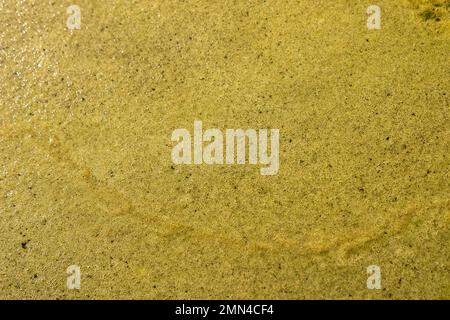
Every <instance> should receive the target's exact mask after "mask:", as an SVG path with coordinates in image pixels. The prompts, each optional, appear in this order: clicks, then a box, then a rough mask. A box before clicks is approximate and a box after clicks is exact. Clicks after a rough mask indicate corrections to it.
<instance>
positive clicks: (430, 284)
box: [0, 0, 450, 299]
mask: <svg viewBox="0 0 450 320" xmlns="http://www.w3.org/2000/svg"><path fill="white" fill-rule="evenodd" d="M70 4H76V5H79V6H80V8H81V30H74V31H73V32H70V31H69V30H68V29H67V27H66V20H67V18H68V16H69V15H68V14H67V13H66V8H67V7H68V6H69V5H70ZM371 4H376V5H379V6H380V7H381V9H382V29H381V30H372V31H370V30H367V27H366V19H367V13H366V9H367V7H368V6H369V5H371ZM449 6H450V3H449V1H438V0H435V1H407V0H400V1H388V0H377V1H375V0H374V1H356V0H354V1H350V0H347V1H345V0H338V1H325V0H314V1H313V0H298V1H269V0H267V1H261V0H259V1H224V0H217V1H215V0H214V1H207V0H204V1H156V0H154V1H92V0H89V1H88V0H74V1H73V2H68V1H56V0H55V1H41V0H39V1H12V0H7V1H2V2H1V3H0V161H1V162H0V164H1V167H0V298H3V299H5V298H21V299H22V298H26V299H31V298H33V299H35V298H51V299H55V298H57V299H73V298H88V299H89V298H148V299H166V298H182V299H193V298H203V299H207V298H220V299H227V298H234V299H238V298H246V299H254V298H259V299H260V298H271V299H304V298H314V299H315V298H327V299H343V298H363V299H366V298H381V299H418V298H425V299H431V298H437V299H449V298H450V264H449V260H450V248H449V241H450V231H449V223H450V197H449V192H450V183H449V181H450V179H449V165H450V139H449V138H450V131H449V94H450V92H449V87H450V79H449V72H450V60H449V49H450V19H449V10H450V8H449ZM196 119H198V120H202V121H203V126H204V128H216V127H217V128H220V129H226V128H255V129H257V128H279V129H280V133H281V141H280V172H279V174H278V175H277V176H261V175H260V174H259V167H258V166H251V165H243V166H242V165H234V166H229V165H228V166H225V165H224V166H216V165H214V166H211V165H200V166H194V165H192V166H187V165H186V166H175V165H173V164H172V161H171V156H170V155H171V148H172V147H173V143H172V142H171V141H170V135H171V133H172V131H173V130H174V129H176V128H187V129H189V130H192V127H193V122H194V120H196ZM72 264H76V265H79V266H80V268H81V273H82V276H81V290H79V291H70V290H67V288H66V277H67V274H66V268H67V267H68V266H69V265H72ZM372 264H375V265H379V266H380V267H381V270H382V287H383V288H382V289H381V290H368V289H367V287H366V280H367V274H366V268H367V266H369V265H372Z"/></svg>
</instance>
